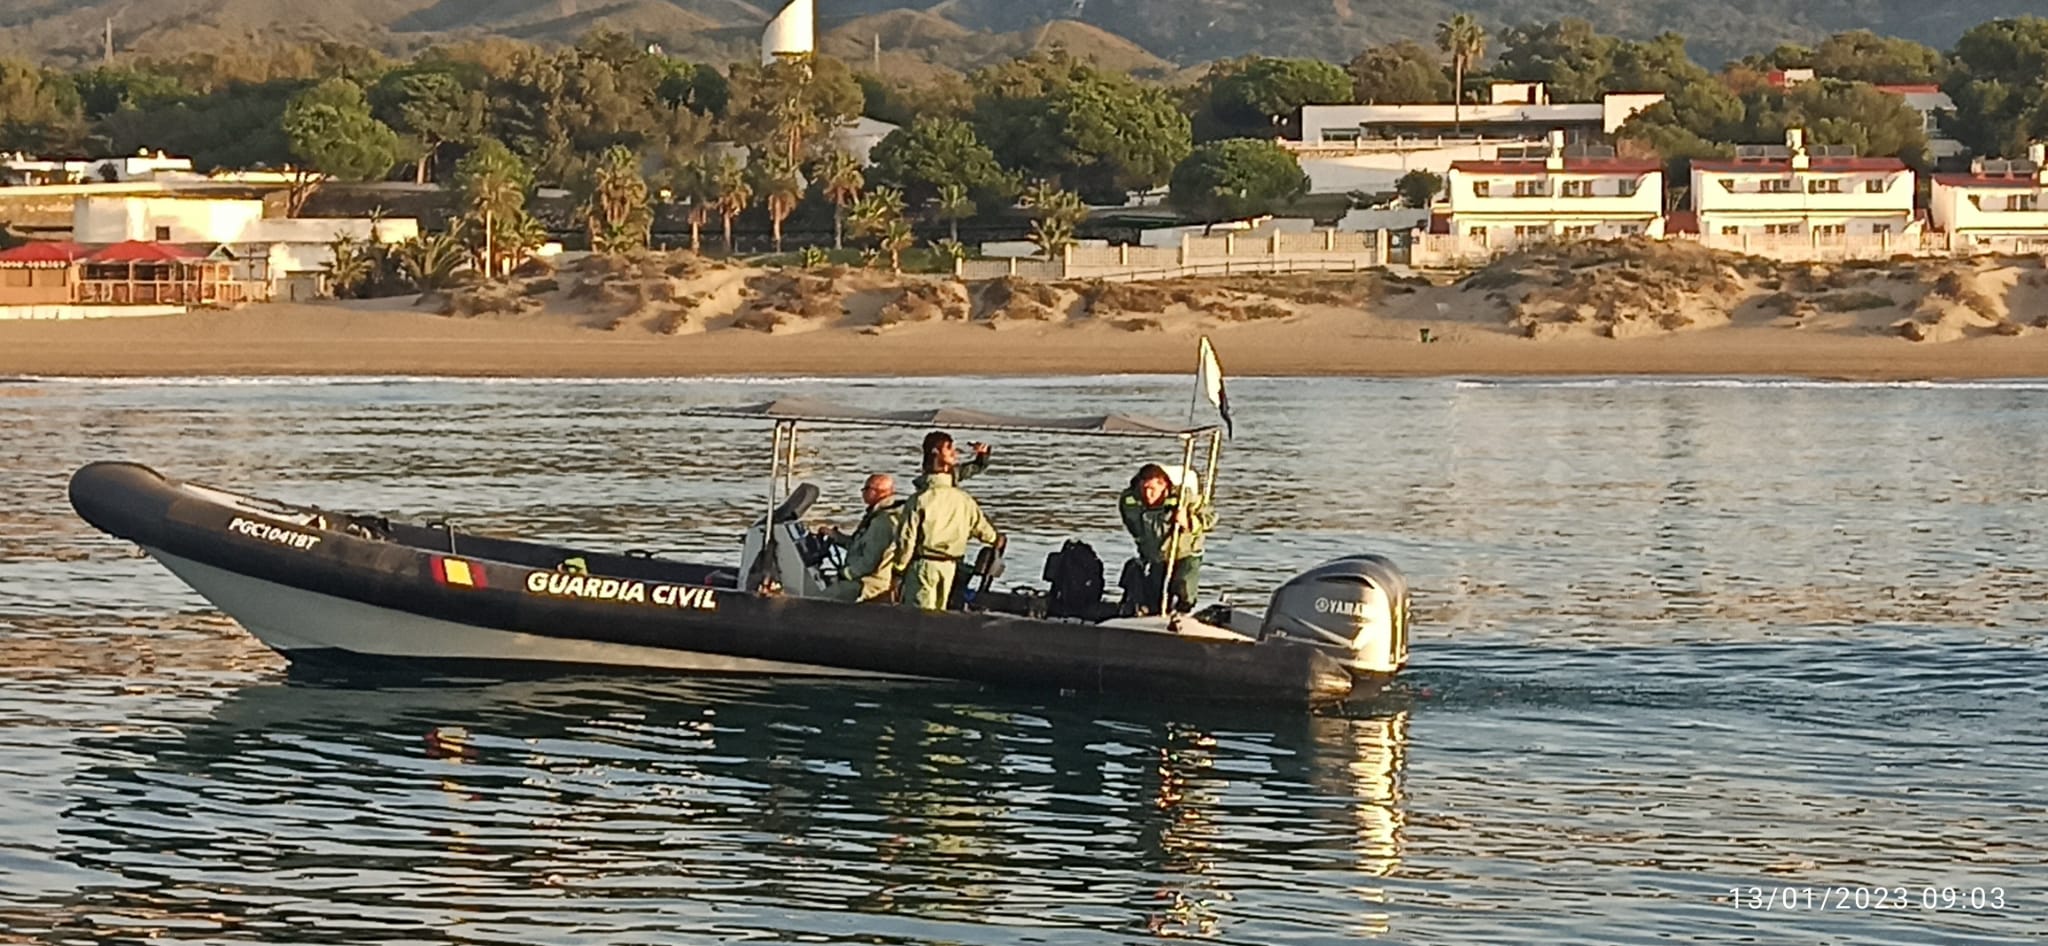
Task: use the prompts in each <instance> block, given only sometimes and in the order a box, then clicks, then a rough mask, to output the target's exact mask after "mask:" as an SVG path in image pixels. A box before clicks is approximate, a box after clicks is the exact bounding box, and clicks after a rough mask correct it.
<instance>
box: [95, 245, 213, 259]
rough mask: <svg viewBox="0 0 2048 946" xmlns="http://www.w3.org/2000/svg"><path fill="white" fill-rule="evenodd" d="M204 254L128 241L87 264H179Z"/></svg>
mask: <svg viewBox="0 0 2048 946" xmlns="http://www.w3.org/2000/svg"><path fill="white" fill-rule="evenodd" d="M205 256H206V254H204V253H199V252H195V251H193V250H191V249H188V248H186V247H183V246H179V245H178V244H176V243H147V242H144V241H142V240H129V241H127V242H125V243H116V244H114V245H112V246H109V247H107V248H105V249H103V250H100V251H99V252H97V253H94V254H93V255H91V256H88V257H86V262H88V263H179V262H185V261H188V260H196V259H203V258H205Z"/></svg>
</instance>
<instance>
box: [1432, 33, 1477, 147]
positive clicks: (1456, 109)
mask: <svg viewBox="0 0 2048 946" xmlns="http://www.w3.org/2000/svg"><path fill="white" fill-rule="evenodd" d="M1436 46H1437V48H1438V49H1441V50H1443V51H1444V54H1445V55H1447V56H1449V57H1451V74H1452V76H1453V78H1452V80H1451V124H1452V127H1453V128H1455V129H1456V130H1457V131H1460V132H1462V131H1464V130H1465V112H1464V105H1465V70H1466V69H1469V68H1471V66H1472V64H1473V63H1475V62H1478V61H1479V57H1481V56H1484V55H1486V30H1485V29H1484V28H1482V27H1480V25H1479V21H1478V20H1475V19H1473V18H1472V15H1471V14H1469V13H1460V14H1457V15H1456V16H1453V17H1451V18H1450V19H1448V20H1445V21H1444V22H1442V23H1438V24H1437V25H1436Z"/></svg>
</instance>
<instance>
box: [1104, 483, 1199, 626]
mask: <svg viewBox="0 0 2048 946" xmlns="http://www.w3.org/2000/svg"><path fill="white" fill-rule="evenodd" d="M1117 511H1118V512H1119V513H1121V514H1122V515H1123V520H1124V528H1125V529H1126V530H1128V531H1129V532H1130V533H1131V538H1132V539H1133V540H1135V541H1136V542H1137V544H1138V561H1139V562H1141V563H1143V565H1144V568H1145V573H1144V581H1143V583H1142V591H1141V593H1140V594H1139V596H1138V601H1139V606H1140V608H1141V611H1140V613H1143V614H1157V613H1159V611H1160V604H1161V602H1160V598H1161V594H1160V592H1161V590H1162V589H1161V587H1160V586H1161V584H1162V583H1163V582H1164V581H1165V580H1166V563H1167V562H1169V561H1171V562H1172V563H1173V589H1172V591H1173V594H1172V599H1173V609H1174V610H1175V611H1180V612H1186V611H1190V610H1192V609H1193V608H1194V603H1195V582H1196V579H1197V578H1198V577H1199V576H1200V574H1201V571H1202V544H1203V537H1204V536H1205V535H1207V534H1208V532H1209V530H1211V529H1214V528H1216V512H1215V510H1213V509H1211V508H1209V504H1208V503H1207V502H1205V501H1203V499H1202V497H1201V496H1200V495H1199V494H1197V493H1194V492H1192V491H1190V492H1189V493H1188V494H1187V497H1186V499H1185V502H1183V499H1182V497H1181V495H1180V494H1179V492H1178V491H1177V490H1175V489H1174V486H1173V480H1172V479H1171V478H1170V477H1168V476H1167V475H1166V470H1165V469H1164V468H1163V467H1161V466H1160V465H1159V464H1157V463H1147V464H1145V465H1144V466H1142V467H1139V468H1138V474H1137V475H1136V476H1133V477H1131V485H1130V488H1129V489H1126V490H1124V492H1123V495H1122V496H1120V497H1118V501H1117ZM1176 520H1178V521H1179V523H1180V534H1179V535H1178V536H1175V535H1174V523H1175V521H1176ZM1169 546H1171V547H1169Z"/></svg>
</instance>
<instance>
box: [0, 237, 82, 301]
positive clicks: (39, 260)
mask: <svg viewBox="0 0 2048 946" xmlns="http://www.w3.org/2000/svg"><path fill="white" fill-rule="evenodd" d="M89 252H90V251H89V250H87V249H86V248H85V247H82V246H79V245H78V244H76V243H63V242H49V243H24V244H22V245H21V246H17V247H14V248H12V249H8V250H0V306H17V305H63V304H65V303H68V302H70V301H71V293H72V289H73V287H74V286H76V285H77V283H78V268H79V265H78V264H79V260H81V259H83V258H84V257H85V256H86V254H87V253H89Z"/></svg>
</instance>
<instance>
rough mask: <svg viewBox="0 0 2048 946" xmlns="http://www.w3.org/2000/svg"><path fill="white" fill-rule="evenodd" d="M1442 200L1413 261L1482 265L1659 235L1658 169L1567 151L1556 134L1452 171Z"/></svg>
mask: <svg viewBox="0 0 2048 946" xmlns="http://www.w3.org/2000/svg"><path fill="white" fill-rule="evenodd" d="M1444 192H1445V196H1444V197H1443V198H1442V199H1441V200H1440V201H1439V202H1438V204H1437V206H1435V207H1434V208H1432V210H1433V213H1432V215H1431V221H1430V224H1431V225H1430V227H1429V229H1430V231H1431V232H1430V233H1428V234H1427V235H1425V236H1424V238H1423V240H1422V241H1421V244H1420V245H1419V247H1418V251H1417V252H1418V254H1419V255H1420V256H1421V257H1422V260H1418V261H1428V262H1436V261H1444V260H1452V259H1472V258H1483V257H1486V256H1490V255H1493V254H1495V253H1499V252H1503V251H1506V250H1512V249H1515V248H1517V247H1521V246H1525V245H1529V244H1534V243H1544V242H1551V241H1556V240H1611V239H1619V238H1623V237H1661V236H1663V235H1664V230H1663V221H1664V167H1663V165H1662V164H1661V163H1659V162H1657V161H1654V160H1641V159H1630V158H1618V157H1615V156H1614V152H1613V149H1611V148H1605V147H1601V146H1597V145H1581V146H1570V145H1567V144H1566V140H1565V134H1564V132H1562V131H1552V132H1551V133H1550V135H1549V141H1548V142H1547V143H1546V144H1544V145H1543V146H1541V147H1533V148H1526V149H1520V150H1504V151H1503V152H1502V153H1501V155H1500V157H1499V158H1498V159H1497V160H1493V161H1459V162H1456V163H1454V164H1452V165H1451V167H1450V174H1449V175H1448V177H1447V178H1446V179H1445V183H1444Z"/></svg>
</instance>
